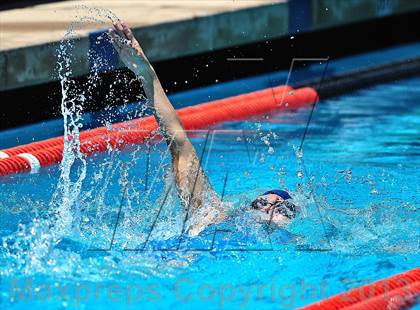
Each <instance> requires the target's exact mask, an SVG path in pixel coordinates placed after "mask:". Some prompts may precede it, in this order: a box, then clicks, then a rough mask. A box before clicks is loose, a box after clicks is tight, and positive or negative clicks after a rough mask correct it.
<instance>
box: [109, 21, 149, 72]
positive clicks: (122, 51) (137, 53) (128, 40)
mask: <svg viewBox="0 0 420 310" xmlns="http://www.w3.org/2000/svg"><path fill="white" fill-rule="evenodd" d="M108 34H109V36H110V38H111V42H112V45H113V46H114V48H115V49H116V50H117V52H118V54H119V55H120V58H121V60H122V61H123V62H124V64H125V65H126V66H127V67H128V68H129V69H130V70H131V71H133V72H134V73H135V74H136V75H137V76H139V77H140V78H142V79H143V80H145V79H146V80H147V79H148V78H149V77H151V76H153V75H154V70H153V68H152V66H151V65H150V62H149V60H148V59H147V57H146V55H145V54H144V52H143V49H142V48H141V46H140V44H139V42H138V41H137V40H136V38H135V37H134V35H133V32H132V31H131V29H130V28H129V27H128V26H127V24H126V23H125V22H122V21H119V20H118V21H116V22H114V23H113V28H111V29H109V31H108Z"/></svg>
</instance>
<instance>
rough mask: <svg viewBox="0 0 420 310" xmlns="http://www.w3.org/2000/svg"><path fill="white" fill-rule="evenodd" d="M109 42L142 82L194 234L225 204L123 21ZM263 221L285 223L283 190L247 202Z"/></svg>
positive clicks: (291, 213)
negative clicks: (170, 158) (214, 188)
mask: <svg viewBox="0 0 420 310" xmlns="http://www.w3.org/2000/svg"><path fill="white" fill-rule="evenodd" d="M109 35H110V38H111V42H112V44H113V45H114V47H115V49H116V50H117V52H118V54H119V56H120V58H121V60H122V61H123V62H124V64H125V65H126V66H127V67H128V68H129V69H130V70H131V71H133V72H134V74H135V75H136V76H137V77H138V78H139V79H140V80H141V81H142V84H143V89H144V92H145V94H146V97H147V99H148V103H149V104H150V106H151V108H152V110H153V114H154V117H155V119H156V121H157V123H158V125H159V129H160V132H161V133H162V135H163V137H164V139H165V141H166V143H167V145H168V147H169V150H170V153H171V155H172V164H173V172H174V179H175V184H176V189H177V192H178V196H179V198H180V200H181V203H182V205H183V207H184V208H185V210H186V212H187V218H188V219H191V220H190V224H189V227H188V233H189V235H191V236H195V235H198V234H199V233H200V232H201V231H203V230H204V229H205V228H206V227H207V226H209V225H212V224H217V223H220V222H222V221H224V220H226V218H227V216H228V212H227V208H226V206H225V205H224V204H223V203H222V202H221V199H220V198H219V196H218V195H217V194H216V192H215V191H214V190H213V189H212V187H211V185H210V183H209V181H208V179H207V176H206V175H205V173H204V171H203V169H202V167H201V165H200V160H199V158H198V156H197V153H196V151H195V149H194V146H193V145H192V144H191V142H190V140H189V139H188V136H187V133H186V132H185V130H184V128H183V126H182V123H181V120H180V119H179V117H178V114H177V113H176V111H175V109H174V107H173V106H172V104H171V103H170V101H169V99H168V97H167V96H166V93H165V91H164V90H163V88H162V85H161V83H160V81H159V79H158V77H157V75H156V72H155V70H154V69H153V67H152V65H151V64H150V62H149V60H148V59H147V57H146V55H145V53H144V51H143V49H142V48H141V46H140V44H139V42H138V41H137V40H136V39H135V38H134V35H133V33H132V31H131V30H130V28H129V27H128V26H127V24H126V23H124V22H121V21H117V22H115V23H113V28H112V29H110V30H109ZM250 207H251V210H255V211H256V212H258V214H259V215H260V218H261V219H262V220H263V221H267V222H268V223H270V224H271V223H272V224H274V225H276V226H280V227H282V226H286V225H287V224H289V223H290V222H291V221H292V220H293V219H294V217H295V216H296V213H297V211H298V207H297V206H296V205H295V204H294V203H293V201H292V197H291V196H290V195H289V193H287V192H286V191H283V190H270V191H267V192H265V193H263V194H262V195H260V196H258V197H257V198H256V199H255V200H254V201H253V202H252V203H251V206H250Z"/></svg>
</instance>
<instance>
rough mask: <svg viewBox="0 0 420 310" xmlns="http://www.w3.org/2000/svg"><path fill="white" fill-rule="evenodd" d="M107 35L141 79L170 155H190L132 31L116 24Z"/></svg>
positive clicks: (175, 120)
mask: <svg viewBox="0 0 420 310" xmlns="http://www.w3.org/2000/svg"><path fill="white" fill-rule="evenodd" d="M109 33H110V35H111V38H112V43H113V45H114V47H115V48H116V49H117V51H118V53H119V55H120V58H121V60H122V61H123V62H124V64H125V65H126V66H127V67H128V68H129V69H130V70H131V71H133V72H134V73H135V74H136V75H137V77H139V78H140V79H141V80H142V82H143V88H144V91H145V93H146V97H147V99H148V100H149V102H150V104H151V105H152V107H153V108H154V109H153V113H154V115H155V118H156V120H157V122H158V124H159V128H160V129H161V131H162V134H163V135H164V137H165V140H166V142H167V144H168V145H169V146H170V150H171V153H172V155H175V156H179V155H182V153H185V152H186V153H189V154H190V153H191V152H192V151H193V147H192V145H191V143H190V141H189V140H188V138H187V135H186V133H185V131H184V128H183V127H182V123H181V121H180V119H179V117H178V114H177V113H176V111H175V109H174V108H173V106H172V104H171V103H170V101H169V99H168V97H167V96H166V94H165V91H164V90H163V87H162V85H161V83H160V81H159V78H158V77H157V75H156V72H155V70H154V69H153V67H152V65H151V64H150V62H149V60H148V59H147V57H146V55H145V53H144V51H143V49H142V48H141V47H140V44H139V42H138V41H137V40H136V38H135V37H134V35H133V33H132V31H131V29H130V28H129V27H128V26H127V25H126V24H125V23H124V22H120V21H117V22H115V23H114V29H111V30H110V32H109Z"/></svg>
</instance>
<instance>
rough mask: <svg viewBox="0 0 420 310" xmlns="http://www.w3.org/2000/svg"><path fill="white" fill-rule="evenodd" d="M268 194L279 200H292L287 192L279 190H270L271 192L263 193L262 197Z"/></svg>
mask: <svg viewBox="0 0 420 310" xmlns="http://www.w3.org/2000/svg"><path fill="white" fill-rule="evenodd" d="M268 194H274V195H278V196H280V197H281V198H283V199H284V200H286V199H292V197H291V196H290V195H289V193H288V192H286V191H282V190H281V189H272V190H271V191H268V192H265V193H264V194H263V195H268Z"/></svg>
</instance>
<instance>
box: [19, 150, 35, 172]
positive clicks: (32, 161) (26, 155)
mask: <svg viewBox="0 0 420 310" xmlns="http://www.w3.org/2000/svg"><path fill="white" fill-rule="evenodd" d="M18 156H20V157H23V158H25V159H26V160H27V161H28V162H29V165H30V166H31V173H37V172H38V171H39V169H40V168H41V163H40V162H39V160H38V158H36V157H35V156H34V155H32V154H29V153H22V154H19V155H18Z"/></svg>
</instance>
